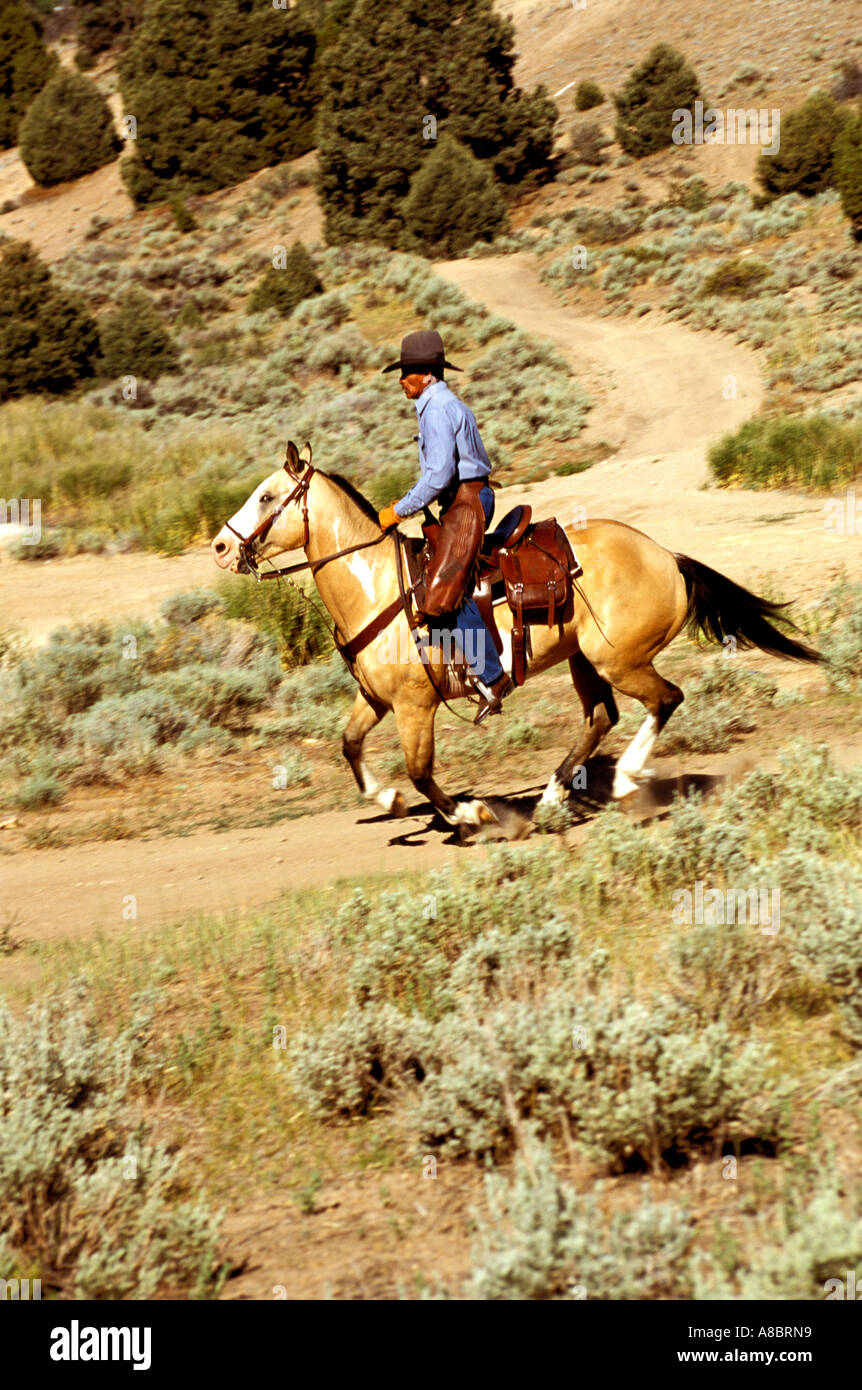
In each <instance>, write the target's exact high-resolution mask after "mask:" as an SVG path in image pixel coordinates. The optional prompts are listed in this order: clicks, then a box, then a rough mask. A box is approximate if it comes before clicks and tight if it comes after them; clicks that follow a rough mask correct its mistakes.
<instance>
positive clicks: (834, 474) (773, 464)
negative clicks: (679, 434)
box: [709, 414, 862, 489]
mask: <svg viewBox="0 0 862 1390" xmlns="http://www.w3.org/2000/svg"><path fill="white" fill-rule="evenodd" d="M709 466H710V469H711V471H712V473H713V475H714V477H715V478H717V479H718V481H719V482H720V483H723V484H725V485H730V484H734V483H736V484H740V483H741V484H742V485H743V486H745V487H787V485H788V484H791V485H792V484H796V485H797V486H800V487H807V488H815V489H821V488H828V487H832V486H833V485H834V484H835V483H842V482H849V481H852V480H853V479H854V478H856V477H857V476H858V475H859V472H860V470H862V424H860V423H858V422H853V421H847V420H840V419H838V418H837V417H835V416H833V415H801V416H800V415H786V414H782V415H776V416H773V417H771V418H769V417H766V416H762V415H761V416H754V417H753V418H752V419H751V420H746V421H745V423H744V424H742V425H740V427H739V429H738V430H736V431H735V433H733V434H729V435H725V437H724V438H723V439H721V440H719V441H718V443H717V444H714V445H713V446H712V447H711V449H710V451H709Z"/></svg>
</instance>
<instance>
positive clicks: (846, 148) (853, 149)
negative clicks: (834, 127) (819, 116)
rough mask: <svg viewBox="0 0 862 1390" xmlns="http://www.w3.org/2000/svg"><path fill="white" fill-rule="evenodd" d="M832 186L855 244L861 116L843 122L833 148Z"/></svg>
mask: <svg viewBox="0 0 862 1390" xmlns="http://www.w3.org/2000/svg"><path fill="white" fill-rule="evenodd" d="M834 154H835V164H834V171H835V186H836V187H837V189H838V192H839V193H840V194H841V206H842V207H843V209H844V212H845V214H846V216H847V217H849V219H850V230H851V232H852V234H853V237H854V238H855V240H856V241H862V115H859V116H853V117H851V119H850V120H848V121H846V122H845V124H844V128H843V129H842V131H841V133H840V134H839V136H838V137H837V139H836V141H835V146H834Z"/></svg>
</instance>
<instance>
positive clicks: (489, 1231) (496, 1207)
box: [464, 1141, 694, 1302]
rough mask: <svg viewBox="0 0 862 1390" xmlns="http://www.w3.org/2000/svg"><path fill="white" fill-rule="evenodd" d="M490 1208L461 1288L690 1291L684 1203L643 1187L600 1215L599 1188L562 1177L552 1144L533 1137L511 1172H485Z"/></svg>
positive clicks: (522, 1292) (643, 1293)
mask: <svg viewBox="0 0 862 1390" xmlns="http://www.w3.org/2000/svg"><path fill="white" fill-rule="evenodd" d="M485 1189H486V1194H487V1203H488V1218H489V1219H488V1218H484V1217H483V1216H482V1215H481V1214H480V1213H478V1212H477V1213H475V1217H474V1219H475V1223H476V1231H477V1240H476V1244H475V1246H474V1250H473V1269H472V1274H471V1277H470V1280H469V1282H468V1284H467V1285H466V1287H465V1290H464V1293H465V1296H466V1297H468V1298H474V1299H475V1298H482V1299H527V1298H542V1299H548V1298H572V1297H577V1298H579V1299H581V1298H585V1299H589V1300H590V1301H591V1302H593V1301H595V1300H597V1299H599V1300H600V1299H632V1298H636V1299H663V1298H665V1299H666V1298H685V1297H687V1296H688V1294H689V1291H690V1289H689V1280H688V1277H687V1271H686V1256H687V1254H688V1251H689V1250H690V1248H691V1245H692V1241H693V1237H694V1226H693V1223H692V1221H691V1218H690V1216H689V1214H688V1212H687V1211H685V1210H683V1209H681V1208H679V1207H676V1206H674V1205H673V1204H672V1203H670V1202H666V1203H655V1202H654V1201H653V1200H652V1196H651V1194H650V1192H649V1189H648V1188H645V1189H644V1191H643V1193H642V1196H641V1200H640V1205H639V1206H638V1207H636V1208H635V1209H634V1210H633V1211H626V1212H623V1211H615V1212H614V1213H613V1215H612V1217H611V1218H610V1220H608V1219H607V1217H606V1216H605V1215H603V1214H602V1211H601V1208H600V1205H599V1201H598V1200H597V1197H596V1196H584V1195H582V1194H580V1193H578V1192H575V1191H574V1190H573V1189H572V1188H570V1187H567V1186H564V1185H563V1184H562V1183H560V1181H559V1179H558V1178H557V1176H556V1174H555V1173H554V1169H553V1163H552V1158H551V1153H550V1150H549V1149H548V1148H547V1147H546V1146H539V1145H537V1144H535V1143H534V1142H533V1141H529V1142H528V1146H527V1150H526V1153H525V1154H524V1155H523V1156H521V1155H519V1156H518V1157H517V1158H516V1160H515V1174H514V1178H513V1179H512V1180H511V1181H510V1182H507V1181H506V1180H505V1179H504V1178H502V1177H500V1176H498V1175H497V1174H495V1173H492V1174H489V1175H488V1176H487V1177H486V1179H485Z"/></svg>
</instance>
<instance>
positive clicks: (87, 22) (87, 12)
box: [75, 0, 144, 61]
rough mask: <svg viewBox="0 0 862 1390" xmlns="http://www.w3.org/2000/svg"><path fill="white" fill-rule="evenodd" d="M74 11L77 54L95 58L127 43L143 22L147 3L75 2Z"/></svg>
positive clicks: (133, 0)
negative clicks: (119, 44) (120, 44)
mask: <svg viewBox="0 0 862 1390" xmlns="http://www.w3.org/2000/svg"><path fill="white" fill-rule="evenodd" d="M75 12H76V15H77V21H78V23H77V32H78V46H79V47H78V52H79V54H80V53H84V54H86V55H87V56H88V57H89V58H94V57H95V56H96V55H97V54H99V53H104V52H105V50H106V49H108V48H113V47H114V45H115V44H117V43H126V42H128V40H129V38H130V37H131V34H132V32H133V31H134V29H135V28H136V27H137V25H138V24H140V22H141V17H142V15H143V12H144V0H75ZM76 61H77V56H76Z"/></svg>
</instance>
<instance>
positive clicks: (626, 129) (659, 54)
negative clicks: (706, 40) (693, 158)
mask: <svg viewBox="0 0 862 1390" xmlns="http://www.w3.org/2000/svg"><path fill="white" fill-rule="evenodd" d="M700 96H701V88H700V82H699V81H698V78H697V75H696V73H695V72H694V70H693V69H692V68H691V67H690V66H689V64H688V63H687V61H686V59H685V58H684V57H683V55H682V54H681V53H679V52H678V51H677V50H676V49H675V48H672V47H671V46H670V44H666V43H660V44H656V46H655V47H654V48H653V49H651V50H650V52H649V53H648V54H647V56H646V58H645V59H644V61H643V62H642V63H641V64H640V66H639V67H637V68H635V70H634V72H633V73H632V74H631V76H630V77H629V78H628V80H627V82H626V84H625V86H624V87H623V89H622V91H621V92H617V93H616V94H615V96H614V104H615V106H616V108H617V122H616V126H615V128H614V129H615V134H616V137H617V140H618V141H619V143H620V144H621V145H622V147H623V149H624V150H625V152H626V154H630V155H633V156H634V157H635V158H637V159H642V158H643V157H644V155H648V154H655V152H656V151H657V150H661V149H664V148H665V147H666V146H667V145H670V144H671V142H672V138H673V113H674V111H677V110H687V111H691V112H692V113H693V112H694V103H695V101H697V100H698V98H699V97H700Z"/></svg>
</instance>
